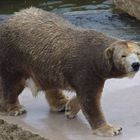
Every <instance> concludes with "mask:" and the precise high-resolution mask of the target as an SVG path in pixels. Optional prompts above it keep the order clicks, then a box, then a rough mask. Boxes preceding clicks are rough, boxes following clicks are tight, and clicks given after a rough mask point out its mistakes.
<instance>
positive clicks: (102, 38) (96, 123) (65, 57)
mask: <svg viewBox="0 0 140 140" xmlns="http://www.w3.org/2000/svg"><path fill="white" fill-rule="evenodd" d="M116 41H118V40H116V39H114V38H111V37H108V36H106V35H104V34H102V33H99V32H96V31H94V30H85V29H81V28H78V27H75V26H74V25H72V24H70V23H69V22H68V21H66V20H64V19H63V18H61V17H60V16H57V15H55V14H53V13H50V12H46V11H43V10H41V9H37V8H29V9H25V10H22V11H20V12H17V13H15V14H14V15H13V16H11V17H10V18H9V19H8V20H7V21H5V22H4V23H3V24H1V25H0V85H1V86H0V111H1V112H7V113H8V114H12V115H20V114H22V113H23V112H24V111H25V110H24V109H23V107H22V106H20V104H19V101H18V96H19V94H20V93H21V92H22V90H23V89H24V87H25V85H26V80H27V79H29V78H31V79H33V81H34V82H35V85H36V86H37V88H38V89H41V90H44V91H46V98H47V100H48V102H49V104H50V107H51V109H52V110H54V111H60V110H62V109H63V108H64V106H65V104H66V103H67V101H68V99H67V98H66V97H65V96H64V95H63V92H62V90H63V89H66V90H67V89H71V90H74V91H75V92H76V94H77V97H78V101H79V103H80V107H81V108H82V111H83V113H84V114H85V116H86V118H87V119H88V121H89V123H90V124H91V127H92V128H93V129H96V128H100V127H101V126H104V125H106V120H105V118H104V115H103V112H102V110H101V105H100V98H101V93H102V89H103V86H104V82H105V80H106V79H108V78H112V77H118V76H120V77H122V76H124V75H125V74H126V73H125V72H124V69H118V68H116V67H115V66H114V65H113V61H112V57H111V56H112V55H111V54H112V50H113V49H112V43H114V42H115V43H114V44H115V45H116V44H120V45H121V44H123V45H124V44H125V45H126V44H127V43H126V42H125V41H124V42H123V41H120V42H116ZM109 47H110V49H108V50H106V49H107V48H109ZM104 128H105V129H106V128H110V129H111V130H113V131H112V133H113V134H114V130H115V129H112V127H103V131H105V130H104ZM108 130H109V129H107V131H108ZM119 130H120V129H118V131H119ZM116 131H117V130H116ZM112 133H111V134H112ZM116 134H117V133H116Z"/></svg>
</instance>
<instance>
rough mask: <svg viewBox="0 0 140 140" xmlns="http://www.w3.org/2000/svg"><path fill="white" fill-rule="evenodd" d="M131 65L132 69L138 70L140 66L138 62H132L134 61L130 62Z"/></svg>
mask: <svg viewBox="0 0 140 140" xmlns="http://www.w3.org/2000/svg"><path fill="white" fill-rule="evenodd" d="M131 67H132V68H133V70H134V71H138V70H139V68H140V63H139V62H134V63H132V65H131Z"/></svg>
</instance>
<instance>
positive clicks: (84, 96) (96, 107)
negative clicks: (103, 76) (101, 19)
mask: <svg viewBox="0 0 140 140" xmlns="http://www.w3.org/2000/svg"><path fill="white" fill-rule="evenodd" d="M84 85H85V86H84ZM103 85H104V81H102V82H97V81H96V83H94V84H93V83H92V84H91V83H87V84H86V83H85V84H83V86H82V87H81V88H79V91H77V97H78V100H79V103H80V106H81V109H82V111H83V113H84V115H85V116H86V118H87V120H88V121H89V123H90V125H91V127H92V129H93V133H94V134H96V135H99V136H115V135H118V134H120V133H121V131H122V128H121V127H117V126H113V125H110V124H108V123H107V122H106V120H105V117H104V114H103V111H102V109H101V103H100V99H101V93H102V89H103Z"/></svg>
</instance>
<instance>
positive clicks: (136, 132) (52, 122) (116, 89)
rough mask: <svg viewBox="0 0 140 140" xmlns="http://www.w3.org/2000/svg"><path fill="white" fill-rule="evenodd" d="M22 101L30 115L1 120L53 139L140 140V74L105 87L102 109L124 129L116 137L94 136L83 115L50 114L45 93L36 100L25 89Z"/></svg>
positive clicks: (108, 83)
mask: <svg viewBox="0 0 140 140" xmlns="http://www.w3.org/2000/svg"><path fill="white" fill-rule="evenodd" d="M67 94H68V95H69V96H73V95H74V93H67ZM20 101H21V103H22V104H23V105H24V106H25V107H26V109H27V111H28V113H27V114H26V115H23V116H20V117H6V116H0V119H4V120H6V121H8V122H10V123H14V124H18V125H19V126H21V127H22V128H24V129H26V130H30V131H32V132H34V133H38V134H40V135H41V136H44V137H46V138H48V139H50V140H85V139H87V140H93V139H94V140H140V72H139V73H138V74H137V75H136V76H135V78H134V79H128V78H123V79H110V80H107V82H106V84H105V87H104V91H103V98H102V106H103V110H104V112H105V114H106V117H107V120H108V121H109V122H110V123H112V124H118V125H120V126H122V127H123V133H122V134H121V135H119V136H116V137H110V138H106V137H104V138H102V137H99V136H95V135H92V131H91V129H90V127H89V124H88V122H87V121H86V119H85V118H84V116H83V114H82V112H80V113H79V114H78V116H77V118H76V119H74V120H67V119H66V117H65V116H64V114H63V113H52V112H50V111H49V107H48V104H47V103H46V100H45V98H44V95H43V93H40V95H39V96H38V97H37V98H33V97H32V95H31V92H30V90H29V89H25V90H24V92H23V93H22V95H21V96H20Z"/></svg>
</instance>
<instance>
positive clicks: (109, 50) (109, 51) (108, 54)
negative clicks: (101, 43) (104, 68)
mask: <svg viewBox="0 0 140 140" xmlns="http://www.w3.org/2000/svg"><path fill="white" fill-rule="evenodd" d="M113 51H114V49H113V47H112V46H111V47H108V48H107V49H105V58H106V59H108V60H110V59H111V58H112V56H113Z"/></svg>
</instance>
